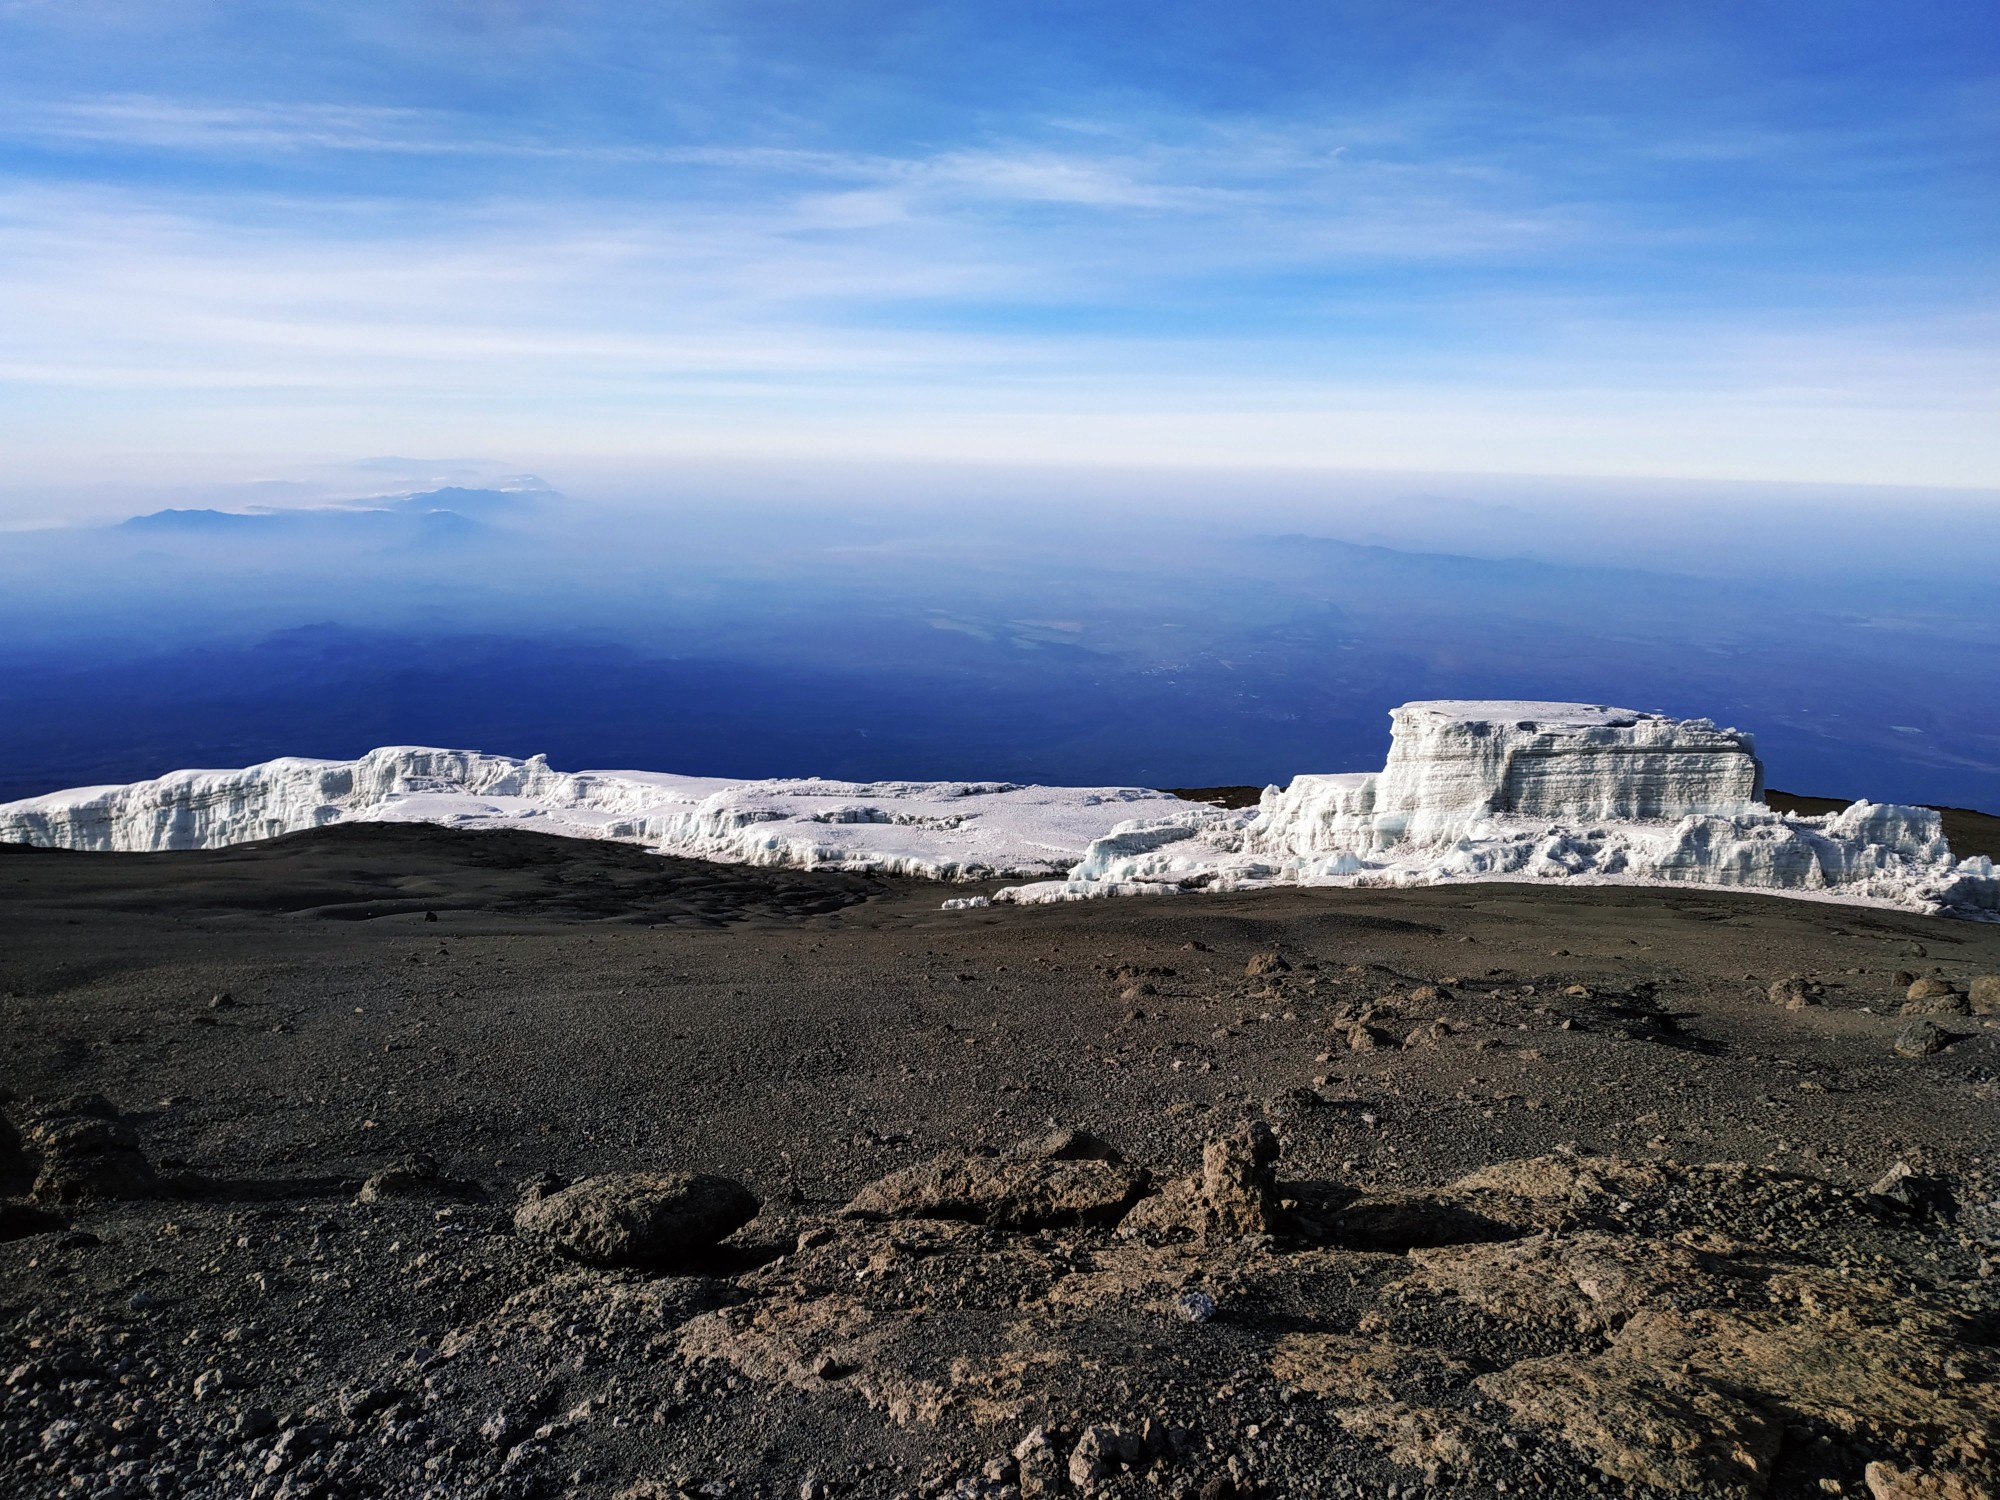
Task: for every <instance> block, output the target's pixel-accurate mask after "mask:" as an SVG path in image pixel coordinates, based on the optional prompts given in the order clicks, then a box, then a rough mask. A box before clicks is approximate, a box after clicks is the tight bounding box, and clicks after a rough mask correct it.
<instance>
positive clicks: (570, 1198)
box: [514, 1172, 757, 1266]
mask: <svg viewBox="0 0 2000 1500" xmlns="http://www.w3.org/2000/svg"><path fill="white" fill-rule="evenodd" d="M756 1216H757V1200H756V1198H754V1197H753V1196H751V1193H750V1191H749V1189H747V1188H745V1187H744V1186H743V1185H742V1184H741V1183H739V1182H733V1181H731V1180H730V1179H729V1178H727V1177H708V1176H703V1175H700V1174H697V1173H692V1172H625V1173H620V1174H617V1175H615V1176H609V1177H587V1178H585V1179H584V1180H583V1181H582V1182H579V1183H577V1184H576V1186H574V1187H569V1188H564V1189H563V1190H562V1191H561V1192H558V1193H550V1194H548V1195H547V1196H546V1197H541V1198H536V1199H534V1200H533V1201H531V1202H528V1203H524V1204H522V1205H521V1207H520V1208H519V1209H518V1210H517V1211H516V1212H515V1214H514V1228H515V1230H516V1231H517V1232H518V1233H520V1234H521V1235H522V1236H524V1237H525V1238H527V1239H529V1240H533V1241H535V1242H537V1243H539V1244H541V1245H544V1246H546V1247H547V1248H549V1249H551V1250H557V1251H560V1252H561V1253H563V1254H564V1255H568V1256H571V1257H573V1258H574V1259H576V1260H581V1261H585V1262H588V1263H589V1264H591V1265H595V1266H671V1265H683V1264H686V1263H687V1262H688V1261H691V1260H695V1259H698V1258H699V1257H700V1256H701V1254H702V1253H703V1252H704V1251H707V1250H709V1249H712V1248H713V1247H714V1245H715V1243H716V1241H718V1240H720V1239H721V1238H722V1237H723V1236H724V1235H727V1234H730V1233H732V1232H733V1231H735V1230H737V1229H740V1228H742V1227H743V1225H745V1224H747V1223H749V1222H750V1220H751V1219H753V1218H755V1217H756Z"/></svg>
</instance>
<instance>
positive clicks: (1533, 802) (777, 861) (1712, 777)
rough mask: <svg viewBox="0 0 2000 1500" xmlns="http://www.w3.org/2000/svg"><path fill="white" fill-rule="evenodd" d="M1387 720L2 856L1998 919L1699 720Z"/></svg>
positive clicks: (193, 779) (433, 783)
mask: <svg viewBox="0 0 2000 1500" xmlns="http://www.w3.org/2000/svg"><path fill="white" fill-rule="evenodd" d="M1390 717H1391V721H1392V726H1393V732H1394V738H1393V741H1392V744H1391V748H1390V752H1389V756H1388V760H1387V763H1386V764H1385V765H1384V767H1383V769H1382V770H1381V771H1379V772H1365V773H1358V774H1347V775H1301V776H1297V777H1295V778H1294V779H1293V780H1292V782H1291V784H1290V785H1289V786H1287V787H1285V788H1283V789H1280V788H1277V787H1269V788H1266V790H1265V792H1264V796H1263V799H1262V801H1261V802H1260V804H1259V805H1258V806H1257V807H1256V808H1254V809H1244V810H1241V811H1234V812H1231V811H1224V810H1222V809H1219V808H1215V807H1211V806H1208V805H1206V804H1202V803H1192V802H1184V801H1182V800H1180V799H1178V798H1175V797H1171V796H1168V795H1167V794H1165V793H1161V792H1155V791H1148V790H1145V789H1142V788H1132V787H1090V788H1081V787H1026V786H1017V785H1014V784H1011V783H1006V782H840V781H827V780H822V779H819V778H805V779H798V780H764V781H731V780H728V779H724V778H713V777H691V776H674V775H668V774H663V773H656V772H637V771H610V772H604V771H586V772H574V773H571V772H561V771H556V770H554V769H552V768H551V767H550V766H549V764H548V762H547V761H546V759H544V758H542V757H540V756H536V757H534V758H532V759H529V760H525V761H523V760H515V759H512V758H510V757H506V756H497V755H482V754H478V753H475V752H470V751H452V750H429V749H417V748H392V749H383V750H375V751H371V752H370V753H369V754H367V755H364V756H362V757H360V758H359V759H358V760H353V761H321V760H301V759H284V760H276V761H270V762H267V763H265V764H263V765H260V766H252V767H249V768H247V769H245V770H240V771H181V772H175V773H173V774H171V775H168V776H163V777H160V778H158V779H157V780H154V781H145V782H135V783H132V784H131V785H129V786H117V787H91V788H83V789H80V790H77V791H71V792H58V793H53V794H51V795H49V796H46V797H38V798H29V799H27V800H25V801H21V802H15V803H10V804H6V805H0V842H16V843H30V844H41V845H49V846H55V847H60V848H70V849H95V850H162V849H198V848H217V847H221V846H224V845H228V844H238V843H244V842H249V841H253V840H257V839H264V838H272V837H276V836H278V835H281V834H286V833H294V832H298V831H301V830H303V829H308V828H316V827H321V826H324V825H326V824H329V823H337V822H352V821H368V822H423V823H437V824H443V825H446V826H453V827H464V828H503V827H504V828H527V829H532V830H537V831H541V832H547V833H555V834H564V835H569V836H572V837H584V838H602V839H616V840H622V841H626V842H633V843H639V844H644V845H647V846H649V847H651V848H654V849H657V850H659V851H660V852H662V853H669V854H681V855H689V856H694V857H698V858H704V859H716V860H725V861H731V862H741V863H753V864H768V865H790V866H796V867H802V868H819V869H845V870H872V871H879V872H882V873H887V874H905V875H918V876H927V877H932V878H940V879H959V880H967V879H987V878H995V877H998V878H1009V879H1025V880H1028V881H1029V882H1030V883H1028V884H1024V885H1020V886H1014V887H1011V888H1008V889H1005V890H1002V891H1000V892H999V893H998V894H997V895H995V896H994V897H992V898H991V899H992V900H997V901H1007V902H1016V903H1023V904H1032V903H1039V902H1050V901H1073V900H1083V899H1089V898H1093V897H1098V896H1108V895H1130V894H1165V893H1180V892H1192V891H1201V890H1209V891H1228V890H1249V889H1257V888H1260V887H1265V886H1273V885H1423V884H1433V883H1436V882H1439V881H1447V880H1544V879H1562V880H1569V881H1576V882H1582V883H1616V884H1668V883H1671V884H1699V885H1712V886H1734V887H1741V888H1746V889H1755V890H1765V891H1774V892H1779V893H1784V894H1791V895H1799V896H1815V897H1819V898H1822V899H1830V900H1839V901H1849V902H1858V903H1862V904H1869V905H1880V906H1890V907H1897V908H1901V909H1905V910H1914V911H1923V912H1932V913H1949V914H1952V915H1958V916H1968V917H1978V918H1983V919H1987V920H2000V876H1996V874H1995V872H1994V868H1993V865H1992V863H1991V862H1990V861H1988V860H1986V859H1984V858H1979V859H1969V860H1962V861H1960V860H1954V859H1953V858H1952V856H1951V853H1950V851H1949V849H1948V848H1947V846H1946V844H1945V841H1944V838H1943V836H1942V833H1941V831H1940V828H1939V820H1938V815H1937V814H1936V813H1935V812H1932V811H1931V810H1929V809H1927V808H1913V807H1895V806H1880V805H1875V804H1870V803H1866V802H1857V803H1855V804H1854V805H1853V806H1851V807H1848V808H1846V809H1844V810H1842V811H1840V812H1837V813H1832V814H1828V815H1826V816H1823V817H1793V816H1787V815H1784V814H1780V813H1777V812H1774V811H1772V810H1771V809H1770V808H1769V807H1768V806H1766V805H1765V804H1764V801H1763V795H1764V785H1763V772H1762V767H1761V766H1760V764H1759V763H1758V761H1757V758H1756V755H1755V751H1754V746H1753V744H1752V741H1751V739H1750V737H1749V736H1748V735H1746V734H1742V733H1740V732H1738V731H1736V730H1732V729H1721V728H1718V727H1717V726H1716V725H1714V724H1713V723H1711V722H1710V721H1708V720H1706V719H1671V718H1667V717H1665V716H1663V715H1659V714H1645V713H1636V712H1633V711H1631V710H1627V709H1618V708H1608V707H1604V706H1601V705H1592V704H1574V703H1529V702H1461V701H1439V702H1426V703H1409V704H1405V705H1404V706H1403V707H1401V708H1399V709H1397V710H1395V711H1394V713H1393V714H1392V715H1391V716H1390ZM1134 814H1138V815H1139V816H1136V817H1135V816H1134ZM1049 877H1058V878H1049ZM987 900H988V898H986V897H972V898H965V899H963V900H960V901H953V902H947V903H946V904H947V905H974V904H977V905H984V904H986V902H987Z"/></svg>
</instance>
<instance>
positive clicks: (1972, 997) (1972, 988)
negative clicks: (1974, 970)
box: [1966, 974, 2000, 1016]
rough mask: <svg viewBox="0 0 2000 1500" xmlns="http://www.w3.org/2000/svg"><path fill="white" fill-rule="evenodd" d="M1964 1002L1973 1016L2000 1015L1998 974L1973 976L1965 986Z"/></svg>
mask: <svg viewBox="0 0 2000 1500" xmlns="http://www.w3.org/2000/svg"><path fill="white" fill-rule="evenodd" d="M1966 1002H1967V1005H1968V1007H1969V1008H1970V1009H1971V1011H1972V1013H1973V1014H1974V1015H1975V1016H2000V974H1981V975H1978V976H1977V977H1976V978H1974V980H1973V981H1972V983H1971V984H1970V985H1968V986H1967V987H1966Z"/></svg>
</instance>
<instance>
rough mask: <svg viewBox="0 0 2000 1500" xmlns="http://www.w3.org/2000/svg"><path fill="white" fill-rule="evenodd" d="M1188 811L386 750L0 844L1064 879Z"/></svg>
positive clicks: (288, 766) (106, 810) (1166, 802)
mask: <svg viewBox="0 0 2000 1500" xmlns="http://www.w3.org/2000/svg"><path fill="white" fill-rule="evenodd" d="M1188 805H1189V804H1187V803H1184V802H1181V801H1180V800H1178V799H1177V798H1174V797H1169V796H1167V795H1166V794H1165V793H1163V792H1154V791H1146V790H1143V789H1140V788H1132V787H1097V788H1072V787H1062V788H1050V787H1025V786H1015V785H1013V784H1011V783H1008V782H997V781H943V782H908V781H893V782H846V781H824V780H820V779H818V778H807V779H802V780H796V781H785V780H774V781H730V780H726V779H723V778H719V777H699V776H672V775H665V774H660V773H656V772H648V771H578V772H565V771H557V770H554V769H552V768H551V767H550V765H549V763H548V761H547V760H546V759H544V758H543V757H541V756H539V755H538V756H535V757H533V758H531V759H528V760H515V759H513V758H511V757H509V756H504V755H481V754H478V753H476V752H472V751H464V750H429V749H420V748H413V747H399V748H392V749H384V750H371V751H370V752H369V753H368V754H366V755H364V756H362V757H361V758H360V759H359V760H352V761H329V760H298V759H285V760H274V761H267V762H265V763H264V764H263V765H258V766H251V767H249V768H248V769H245V770H241V771H176V772H174V773H173V774H171V775H168V776H162V777H160V778H158V779H157V780H154V781H140V782H134V783H132V784H131V785H129V786H110V787H87V788H83V789H81V790H78V791H73V792H57V793H54V794H52V795H50V796H46V797H31V798H29V799H27V800H26V801H23V802H13V803H7V804H0V842H9V843H24V844H40V845H44V846H49V847H54V848H61V849H94V850H126V851H149V850H164V849H214V848H219V847H221V846H223V845H227V844H240V843H247V842H250V841H253V840H256V839H266V838H275V837H277V836H278V835H280V834H286V833H297V832H299V831H301V830H303V829H307V828H319V827H322V826H324V825H326V824H328V823H340V822H403V823H438V824H444V825H446V826H450V827H458V828H526V829H530V830H533V831H536V832H541V833H554V834H565V835H569V836H571V837H577V838H601V839H618V840H623V841H626V842H630V843H640V844H646V845H649V846H651V847H653V848H656V849H658V850H660V851H661V852H663V853H669V854H683V855H688V856H691V857H694V858H699V859H715V860H724V861H728V862H731V863H743V864H761V865H792V866H798V867H802V868H807V869H843V870H874V871H880V872H883V873H887V874H901V875H919V876H925V877H928V878H932V879H943V880H955V879H980V878H988V877H993V876H1001V877H1012V878H1023V877H1031V876H1044V875H1053V874H1059V873H1061V872H1063V871H1065V870H1067V869H1069V868H1070V867H1071V866H1072V865H1073V864H1074V863H1075V862H1076V860H1077V858H1078V856H1079V855H1081V854H1082V853H1083V851H1084V849H1085V848H1087V847H1088V846H1089V844H1090V843H1091V841H1092V840H1093V839H1096V838H1097V837H1099V836H1100V835H1102V834H1104V833H1106V832H1107V831H1109V830H1110V829H1111V828H1112V827H1113V826H1115V825H1116V824H1117V823H1118V822H1119V821H1120V820H1122V819H1124V818H1127V817H1129V816H1131V814H1132V812H1133V811H1134V810H1135V809H1136V808H1139V807H1160V808H1170V807H1171V808H1179V807H1186V806H1188Z"/></svg>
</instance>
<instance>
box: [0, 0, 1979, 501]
mask: <svg viewBox="0 0 2000 1500" xmlns="http://www.w3.org/2000/svg"><path fill="white" fill-rule="evenodd" d="M1997 142H2000V26H1996V24H1995V22H1994V18H1993V14H1992V11H1991V7H1990V5H1989V4H1979V3H1965V4H1929V3H1922V0H1917V3H1899V4H1895V5H1890V4H1887V3H1875V4H1848V3H1841V0H1817V3H1811V4H1793V3H1776V4H1748V5H1746V4H1742V3H1740V0H1737V3H1722V4H1713V5H1677V4H1659V5H1648V6H1637V5H1617V6H1606V5H1603V4H1602V3H1596V4H1574V5H1568V4H1564V5H1537V4H1531V3H1524V4H1507V5H1492V4H1490V3H1469V4H1467V3H1452V4H1445V3H1430V4H1425V3H1407V0H1406V3H1378V4H1337V3H1336V4H1296V5H1295V4H1288V3H1272V4H1248V5H1246V4H1240V3H1239V4H1221V3H1208V4H1176V3H1157V0H1156V3H1142V4H1136V3H1124V0H1089V3H1081V0H1078V3H1066V4H1053V3H989V4H971V3H964V4H951V5H926V4H865V3H848V4H828V3H759V0H739V3H731V4H712V5H711V4H674V3H664V4H661V3H648V4H639V3H633V4H623V5H620V4H595V5H593V4H588V3H565V4H555V3H546V4H545V3H538V0H511V3H507V0H495V3H477V0H456V3H436V4H428V5H418V4H385V3H371V0H348V3H344V4H296V3H295V4H283V3H279V4H269V3H266V4H259V5H247V4H229V3H216V0H208V3H204V0H188V3H183V4H176V5H173V6H160V5H157V4H140V3H127V0H0V442H4V443H5V444H6V447H7V451H8V452H9V453H10V454H11V455H12V458H11V460H10V462H11V463H12V465H13V466H14V467H15V468H16V470H17V472H18V473H20V474H25V475H28V476H30V477H31V478H34V479H37V480H46V481H47V482H49V483H64V482H81V481H84V480H87V479H91V478H94V477H100V476H102V475H106V474H112V473H116V472H119V471H121V466H123V467H124V468H126V469H136V468H140V467H144V466H149V465H151V466H158V465H166V466H168V467H172V466H173V465H175V464H182V465H186V466H188V467H189V468H190V471H192V470H193V469H196V468H199V467H200V466H202V465H209V466H211V467H215V466H220V467H221V468H227V467H228V466H229V465H231V464H235V465H239V466H242V465H249V466H252V467H254V466H256V465H260V464H261V465H265V466H267V467H268V466H269V465H270V464H272V463H273V462H275V461H279V460H286V459H298V460H301V461H303V460H306V459H314V460H321V459H329V458H335V457H352V456H356V455H360V454H366V453H379V452H406V451H419V452H453V453H461V452H462V453H467V454H481V455H493V456H499V457H504V458H505V459H506V460H507V461H509V462H514V463H519V464H521V465H522V466H534V467H542V468H555V469H557V470H558V471H559V470H560V465H561V462H562V459H563V457H564V456H565V455H570V456H576V455H595V456H599V457H606V456H609V457H619V458H630V459H634V460H643V461H671V460H673V459H674V458H676V457H688V456H699V457H702V458H703V459H714V458H718V457H720V458H727V457H729V456H731V455H737V456H743V457H755V458H759V459H770V458H773V457H780V458H785V459H791V460H797V459H807V460H810V459H812V458H815V457H821V456H824V457H837V458H842V459H849V460H852V459H857V458H858V459H876V458H889V459H922V460H947V461H968V462H979V463H996V462H997V463H1011V462H1033V463H1036V464H1056V465H1061V464H1090V465H1104V464H1127V463H1143V464H1147V465H1154V466H1159V465H1166V466H1172V465H1175V464H1186V465H1190V466H1210V467H1220V468H1224V469H1226V468H1229V467H1232V466H1237V467H1267V468H1268V467H1303V468H1314V467H1324V468H1334V469H1339V468H1370V469H1384V468H1386V469H1397V468H1407V469H1455V470H1463V471H1485V472H1498V473H1516V474H1523V473H1526V474H1534V473H1548V474H1603V475H1612V476H1617V475H1634V476H1691V477H1696V478H1703V477H1708V478H1725V477H1728V478H1747V479H1779V480H1784V479H1796V480H1813V481H1846V480H1854V481H1860V482H1868V483H1875V484H1886V485H1912V486H1920V485H1937V486H1965V487H1979V488H1984V487H1991V486H1994V485H1996V484H2000V437H1996V434H2000V421H1996V404H2000V403H1996V399H1995V398H1996V394H1997V393H2000V358H1996V352H1995V351H1996V333H2000V297H1996V256H1995V251H1994V247H1995V245H1996V244H2000V234H1996V231H2000V213H1996V191H2000V189H1996V184H2000V149H1996V143H1997Z"/></svg>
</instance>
